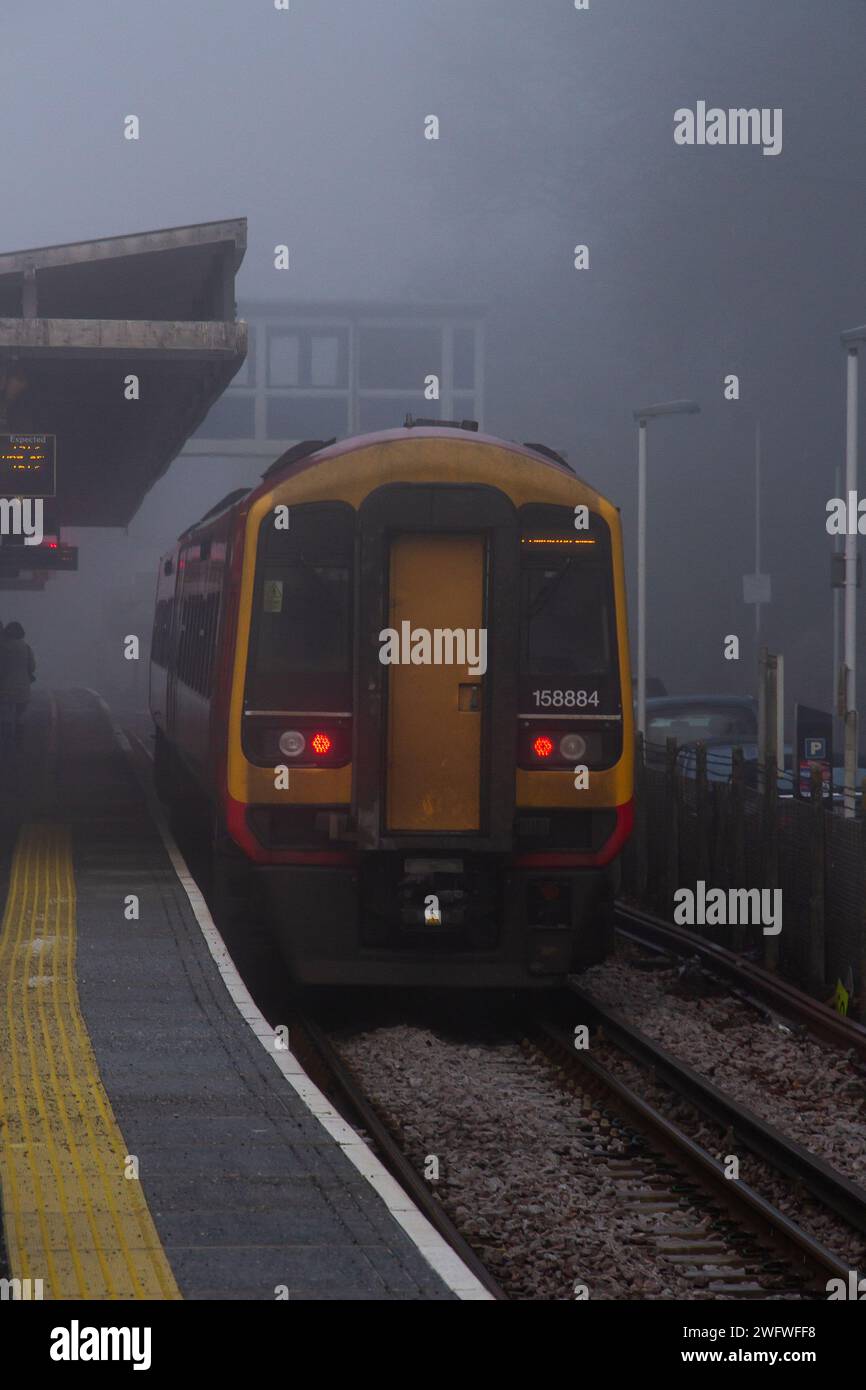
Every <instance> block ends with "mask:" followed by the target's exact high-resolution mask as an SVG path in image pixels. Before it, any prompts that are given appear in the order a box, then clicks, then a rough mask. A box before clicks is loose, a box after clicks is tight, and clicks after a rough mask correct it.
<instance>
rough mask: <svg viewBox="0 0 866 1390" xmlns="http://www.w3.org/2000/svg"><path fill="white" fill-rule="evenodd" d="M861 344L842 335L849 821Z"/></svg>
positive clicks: (860, 331) (865, 337)
mask: <svg viewBox="0 0 866 1390" xmlns="http://www.w3.org/2000/svg"><path fill="white" fill-rule="evenodd" d="M861 343H866V324H863V325H862V326H861V327H860V328H849V329H848V330H847V332H845V333H843V334H842V346H843V347H844V348H845V349H846V350H847V353H848V381H847V400H846V410H845V417H846V418H845V491H846V493H847V496H846V498H845V501H846V507H845V515H846V518H847V523H848V524H847V526H846V528H845V641H844V665H845V684H844V689H843V691H842V693H843V695H844V697H845V699H844V704H845V783H844V812H845V815H846V816H847V817H848V818H849V819H850V818H851V817H852V816H853V815H854V793H855V784H856V781H857V522H858V513H857V500H856V498H857V388H858V381H857V375H858V357H859V352H860V345H861ZM852 501H853V505H854V519H853V531H852V525H851V520H852V519H851V504H852Z"/></svg>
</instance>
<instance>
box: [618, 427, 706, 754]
mask: <svg viewBox="0 0 866 1390" xmlns="http://www.w3.org/2000/svg"><path fill="white" fill-rule="evenodd" d="M699 411H700V406H699V405H698V404H697V403H696V402H695V401H663V402H662V403H661V404H659V405H648V406H647V407H646V408H645V409H644V410H635V411H634V412H633V415H634V418H635V420H637V425H638V431H637V728H638V733H640V734H646V429H647V421H648V420H652V419H655V417H656V416H658V415H697V414H698V412H699Z"/></svg>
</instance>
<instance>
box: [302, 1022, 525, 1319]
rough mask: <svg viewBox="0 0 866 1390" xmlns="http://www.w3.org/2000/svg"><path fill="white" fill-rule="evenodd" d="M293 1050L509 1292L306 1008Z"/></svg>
mask: <svg viewBox="0 0 866 1390" xmlns="http://www.w3.org/2000/svg"><path fill="white" fill-rule="evenodd" d="M291 1037H292V1051H293V1052H294V1054H295V1056H296V1057H297V1058H298V1060H299V1061H300V1063H301V1065H302V1066H303V1068H304V1070H305V1071H306V1073H307V1075H308V1076H309V1077H310V1078H311V1079H312V1080H313V1081H314V1082H315V1083H316V1085H317V1086H318V1087H319V1089H320V1090H321V1091H323V1092H324V1093H325V1094H326V1095H327V1096H328V1099H329V1100H330V1101H331V1102H332V1104H333V1105H335V1106H336V1108H337V1109H338V1110H339V1111H340V1113H341V1114H342V1116H343V1118H344V1119H345V1120H347V1121H348V1122H349V1123H350V1124H352V1125H353V1127H354V1128H356V1129H357V1130H358V1132H359V1133H360V1134H361V1135H362V1136H363V1137H364V1138H365V1139H366V1141H367V1142H368V1143H369V1144H370V1145H371V1147H372V1148H373V1149H374V1150H375V1152H376V1154H377V1156H378V1157H379V1159H380V1160H381V1162H382V1163H383V1164H384V1166H385V1167H386V1168H387V1169H388V1171H389V1173H390V1174H391V1176H392V1177H393V1178H394V1179H395V1180H396V1181H397V1182H398V1183H399V1184H400V1186H401V1187H402V1188H403V1190H404V1191H405V1192H406V1193H407V1194H408V1196H409V1197H411V1199H412V1201H413V1202H414V1203H415V1205H416V1207H418V1208H419V1210H420V1211H422V1212H423V1214H424V1215H425V1216H426V1217H427V1220H428V1221H429V1222H430V1223H431V1225H432V1226H434V1227H435V1229H436V1230H437V1231H438V1232H439V1234H440V1235H441V1236H442V1238H443V1239H444V1240H445V1241H447V1242H448V1244H449V1245H450V1246H451V1248H452V1249H453V1250H454V1251H455V1252H456V1253H457V1254H458V1255H459V1256H460V1258H461V1260H462V1261H463V1263H464V1264H465V1265H466V1266H467V1267H468V1268H469V1269H470V1270H471V1271H472V1273H473V1274H474V1275H475V1276H476V1278H477V1279H478V1280H479V1281H480V1282H481V1283H482V1284H483V1285H484V1287H485V1288H486V1289H487V1291H488V1293H490V1294H491V1295H492V1297H493V1298H494V1299H504V1298H505V1297H506V1295H505V1293H504V1292H503V1290H502V1288H501V1287H500V1286H499V1284H498V1283H497V1281H496V1280H495V1279H494V1277H493V1275H492V1274H491V1273H490V1270H489V1269H488V1268H487V1267H486V1265H485V1264H484V1263H483V1261H482V1260H481V1259H479V1257H478V1255H477V1254H476V1252H475V1251H474V1250H473V1249H472V1247H471V1246H470V1245H469V1243H468V1242H467V1241H466V1240H465V1239H464V1238H463V1236H462V1235H461V1233H460V1231H459V1230H458V1228H457V1226H456V1225H455V1224H454V1222H453V1221H452V1220H451V1219H450V1217H449V1216H448V1214H447V1212H446V1211H445V1209H444V1208H443V1207H442V1205H441V1204H440V1203H439V1202H438V1201H437V1200H436V1198H435V1196H434V1195H433V1193H432V1192H431V1189H430V1187H429V1185H428V1184H427V1183H426V1182H425V1181H424V1179H423V1178H422V1177H421V1175H420V1172H419V1171H418V1169H417V1168H416V1167H414V1166H413V1165H412V1164H411V1163H410V1162H409V1160H408V1159H407V1157H406V1155H405V1153H404V1151H403V1149H402V1147H401V1145H400V1144H399V1143H398V1142H397V1140H396V1139H395V1138H394V1136H393V1134H392V1133H391V1131H390V1129H389V1127H388V1126H387V1124H386V1123H385V1122H384V1120H383V1119H382V1117H381V1116H380V1114H379V1112H378V1111H377V1109H376V1108H375V1106H373V1105H372V1104H371V1103H370V1101H369V1100H368V1098H367V1096H366V1094H365V1093H364V1090H363V1088H362V1087H361V1085H360V1084H359V1082H358V1080H357V1078H356V1077H355V1075H354V1074H353V1072H352V1070H351V1069H350V1068H349V1067H347V1066H346V1064H345V1062H344V1061H343V1059H342V1058H341V1056H340V1054H339V1052H338V1051H337V1049H336V1048H335V1047H334V1046H333V1044H332V1043H331V1041H330V1039H329V1037H328V1035H327V1033H326V1032H325V1030H324V1029H323V1028H322V1027H320V1025H319V1024H318V1023H317V1022H315V1021H314V1020H313V1019H312V1018H311V1017H310V1016H309V1015H308V1014H306V1013H305V1012H294V1013H293V1018H292V1024H291Z"/></svg>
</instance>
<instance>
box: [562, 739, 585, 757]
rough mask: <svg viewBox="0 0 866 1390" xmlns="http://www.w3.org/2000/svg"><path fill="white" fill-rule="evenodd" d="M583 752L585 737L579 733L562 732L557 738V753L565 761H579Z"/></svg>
mask: <svg viewBox="0 0 866 1390" xmlns="http://www.w3.org/2000/svg"><path fill="white" fill-rule="evenodd" d="M585 752H586V739H585V738H583V737H581V735H580V734H564V735H563V737H562V738H561V739H560V740H559V754H560V757H562V758H565V760H566V762H569V763H576V762H579V761H580V759H581V758H582V757H583V755H584V753H585Z"/></svg>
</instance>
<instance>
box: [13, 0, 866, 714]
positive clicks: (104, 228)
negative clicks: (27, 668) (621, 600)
mask: <svg viewBox="0 0 866 1390" xmlns="http://www.w3.org/2000/svg"><path fill="white" fill-rule="evenodd" d="M864 59H866V4H864V3H863V0H821V3H811V0H731V3H720V0H652V3H647V2H646V0H591V7H590V10H589V12H586V13H581V12H576V11H575V10H574V7H573V3H572V0H435V3H427V0H292V5H291V11H290V12H289V13H288V14H284V13H278V12H276V11H275V10H274V9H273V4H272V0H183V3H180V0H140V3H138V4H135V3H123V4H119V3H117V0H75V3H74V4H69V5H65V6H64V5H60V4H53V5H49V6H35V5H34V4H33V3H32V0H4V3H3V6H2V9H0V79H2V87H0V90H2V98H0V99H2V103H3V115H4V120H3V130H4V165H5V171H6V179H5V187H6V191H7V198H6V199H5V200H4V216H3V221H2V229H0V247H2V249H4V250H11V249H16V248H19V247H26V246H31V245H40V244H46V243H51V242H57V241H68V240H75V239H79V238H87V237H96V236H108V235H112V234H116V233H121V232H130V231H139V230H146V229H149V228H155V227H160V226H171V225H176V224H181V223H189V222H196V221H202V220H208V219H212V218H224V217H230V216H238V215H244V216H247V217H248V218H249V223H250V226H249V230H250V237H249V250H248V253H247V258H246V261H245V264H244V267H243V269H242V272H241V275H240V277H239V281H238V293H239V296H241V297H246V298H248V299H266V298H271V297H274V298H286V299H294V300H303V299H321V298H334V299H339V298H352V299H371V300H376V299H378V298H383V299H392V300H394V299H411V298H415V297H417V298H420V299H430V298H434V299H435V298H438V297H443V298H448V299H455V298H459V297H460V296H461V295H464V296H469V297H471V298H472V299H481V300H484V301H485V302H486V303H487V304H488V306H489V311H490V315H491V324H492V327H493V333H492V334H491V339H492V341H493V342H494V343H495V352H492V353H491V363H490V388H489V396H488V421H487V423H488V426H489V427H490V428H491V429H492V430H493V431H494V432H500V433H503V434H505V435H510V436H515V437H518V438H521V439H542V440H547V441H548V442H549V443H551V444H552V445H554V446H557V447H563V448H565V449H567V450H568V451H569V453H570V455H571V457H572V459H573V460H575V462H577V463H578V466H579V467H580V469H581V471H583V472H584V473H585V475H586V476H587V477H588V478H589V479H590V480H591V481H593V482H594V483H596V484H597V485H598V486H599V487H600V488H601V490H603V491H605V492H607V493H608V495H610V496H611V497H612V498H613V499H614V500H615V501H616V502H618V503H619V504H620V505H622V507H623V514H624V520H625V524H626V528H627V536H628V548H629V554H630V555H633V551H634V493H635V481H634V474H635V463H634V455H635V441H634V432H633V427H632V422H631V409H632V408H633V407H634V406H636V405H639V404H642V403H645V402H646V401H647V400H650V399H654V398H659V397H661V398H669V397H672V396H681V395H693V396H695V397H697V398H698V399H699V400H700V401H701V404H702V407H703V413H702V415H701V416H700V417H698V418H697V419H695V420H688V421H673V422H662V423H659V424H658V425H657V426H656V427H653V429H652V433H651V438H650V504H651V520H652V523H653V524H652V531H651V536H650V545H649V563H650V605H649V607H650V652H651V657H650V669H651V671H658V672H659V673H660V674H661V675H663V676H664V677H666V678H667V679H668V680H669V683H670V684H671V686H672V687H673V688H690V687H691V688H696V687H697V688H699V687H708V688H722V689H735V688H749V687H750V686H751V683H752V681H751V649H750V646H749V642H748V641H745V640H744V644H743V646H744V659H743V662H741V664H740V667H739V668H735V667H733V666H732V664H730V663H725V662H723V661H722V660H721V650H722V637H723V635H724V634H725V633H728V632H738V633H740V634H741V635H742V636H743V637H744V639H745V638H746V637H748V636H750V634H751V631H752V614H751V612H750V610H748V609H746V608H745V606H744V605H743V603H742V601H741V587H740V586H741V576H742V574H743V572H744V571H747V570H750V569H751V568H752V547H753V537H752V490H751V489H752V484H751V457H752V442H751V441H752V430H753V425H754V421H755V419H756V418H757V416H758V415H760V418H761V420H762V426H763V432H764V441H765V461H766V466H765V478H766V493H765V520H766V531H765V538H764V568H765V569H769V570H770V572H771V573H772V576H773V584H774V603H773V605H772V607H771V609H770V610H769V612H768V613H767V636H768V637H769V639H770V641H771V644H773V645H776V646H778V647H780V648H782V649H783V650H785V652H786V654H787V655H788V660H789V682H792V681H793V682H795V683H796V689H793V687H792V686H791V685H790V684H789V689H792V693H799V694H800V696H801V698H804V699H810V700H812V701H813V702H818V703H822V704H824V703H826V701H827V698H828V693H829V679H830V676H829V669H830V649H829V603H830V591H829V587H828V566H829V561H828V558H827V553H828V550H829V543H828V540H827V537H826V534H825V533H824V530H823V515H824V504H825V502H826V500H827V498H828V497H829V496H831V495H832V491H833V468H834V465H835V464H836V463H837V462H838V461H840V460H841V447H842V422H843V397H842V373H843V357H842V353H841V349H840V348H839V347H838V333H839V331H840V330H841V329H842V328H844V327H846V326H850V325H851V324H854V323H860V322H863V321H864V320H866V235H864V228H866V122H864V120H863V112H862V107H863V73H864ZM699 99H703V100H706V101H707V102H708V103H709V104H711V105H712V104H717V105H719V106H721V107H725V108H727V107H728V106H758V107H771V108H772V107H782V108H783V111H784V147H783V152H782V153H781V155H779V156H778V157H777V158H765V157H763V156H762V154H761V152H760V150H758V149H751V148H749V149H744V148H724V149H723V148H715V149H711V148H703V149H698V148H680V147H677V146H676V145H675V144H674V141H673V113H674V111H675V109H676V108H677V107H680V106H690V107H694V105H695V103H696V102H697V101H698V100H699ZM129 113H135V114H136V115H138V116H139V117H140V120H141V139H140V141H138V142H129V141H125V140H124V139H123V138H122V121H123V117H124V116H125V115H127V114H129ZM429 113H435V114H437V115H438V116H439V117H440V120H441V122H442V132H441V139H440V141H439V142H438V143H436V144H432V143H429V142H426V141H424V140H423V137H422V123H423V119H424V117H425V116H426V115H427V114H429ZM282 241H286V242H288V243H289V245H290V246H291V250H292V270H291V271H290V272H289V273H288V274H285V275H281V274H280V273H278V272H276V271H274V269H273V264H272V250H273V246H274V245H275V243H277V242H282ZM577 242H586V243H587V244H588V245H589V246H590V255H591V267H590V270H589V271H586V272H576V271H575V270H573V269H572V263H571V260H572V258H571V248H572V247H573V246H574V245H575V244H576V243H577ZM731 371H733V372H738V373H739V374H740V376H741V384H742V399H741V401H740V402H739V403H737V404H731V403H726V402H724V401H723V399H722V379H723V377H724V375H725V373H727V372H731ZM863 393H864V395H866V382H864V388H863ZM204 469H205V465H203V464H202V463H201V461H196V462H195V463H193V462H187V461H183V462H181V463H179V464H177V465H176V466H175V468H174V469H173V471H172V473H171V475H170V476H169V478H168V479H167V480H165V481H164V482H163V483H161V484H160V485H159V487H158V489H157V490H155V492H154V494H153V496H152V498H151V499H150V501H149V502H148V503H146V504H145V508H144V509H143V512H142V516H141V518H140V519H139V521H138V523H137V525H136V524H134V525H133V527H132V530H131V535H130V537H129V538H121V537H116V538H105V539H104V541H101V542H96V541H94V542H92V545H93V549H92V552H91V557H90V559H89V560H88V561H87V563H86V565H85V567H84V568H83V570H82V574H81V575H80V576H79V577H77V578H76V577H68V578H67V577H59V578H58V579H56V580H55V581H53V582H52V584H51V586H50V588H49V590H47V591H46V595H45V596H40V595H37V596H33V597H32V598H30V597H29V596H24V595H22V596H21V597H22V600H23V599H25V598H26V599H27V603H26V604H25V603H24V602H21V603H20V604H17V605H16V607H17V608H18V609H19V610H20V611H21V613H22V615H24V617H25V620H26V621H28V623H29V624H30V625H31V626H32V628H33V630H34V636H35V639H36V641H37V643H38V642H39V641H40V634H39V628H40V625H43V624H44V622H45V614H46V602H45V600H46V599H47V597H48V595H49V594H50V607H51V609H52V611H54V612H58V611H61V610H63V608H64V605H65V606H67V609H68V621H67V622H66V623H65V624H64V626H65V628H66V630H67V631H68V630H69V628H70V625H72V626H74V625H75V623H76V622H77V621H78V619H77V617H76V615H77V614H80V613H81V612H82V610H86V609H87V608H88V607H92V606H93V605H94V604H96V603H98V601H99V593H100V590H101V588H104V587H106V586H109V585H110V584H111V573H112V572H113V571H114V568H115V567H116V566H117V565H118V564H119V563H120V559H119V557H120V556H122V555H123V554H124V553H127V552H125V551H124V544H126V545H128V546H129V547H130V549H129V551H128V553H129V556H130V570H132V571H137V570H139V569H141V568H142V567H144V568H147V565H148V563H149V561H150V552H151V550H152V549H153V548H154V546H155V545H156V543H157V541H160V542H162V541H168V540H169V539H170V537H171V536H173V535H174V534H176V532H177V531H178V530H180V529H181V528H182V527H183V526H184V525H185V524H187V522H188V521H189V520H191V519H192V518H191V515H190V514H189V508H190V506H191V505H192V503H193V502H194V500H195V499H196V498H197V497H198V496H199V495H200V494H201V496H202V506H201V507H198V506H193V508H192V510H193V511H200V510H203V509H204V506H205V505H207V503H208V502H209V501H212V500H213V496H212V493H209V494H208V495H204V494H205V492H206V491H207V489H208V487H209V486H211V485H213V486H215V488H216V491H219V490H221V489H222V485H223V477H222V474H221V475H220V477H219V479H216V478H213V479H212V480H211V479H209V478H208V477H207V476H206V474H205V473H204ZM88 544H91V542H90V541H89V540H88ZM10 597H11V596H10ZM40 604H41V607H40ZM8 606H9V605H8V604H5V603H4V610H5V608H7V607H8ZM42 640H43V645H47V644H50V643H51V641H52V640H53V641H54V646H55V649H57V650H59V646H58V644H59V643H60V642H61V641H64V640H65V641H67V642H68V641H69V638H68V637H67V638H65V639H61V638H60V636H59V634H57V635H53V634H52V633H51V632H50V630H49V629H48V628H47V627H45V628H44V634H43V639H42ZM95 641H96V639H95V638H94V642H95ZM94 650H95V649H94Z"/></svg>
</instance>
